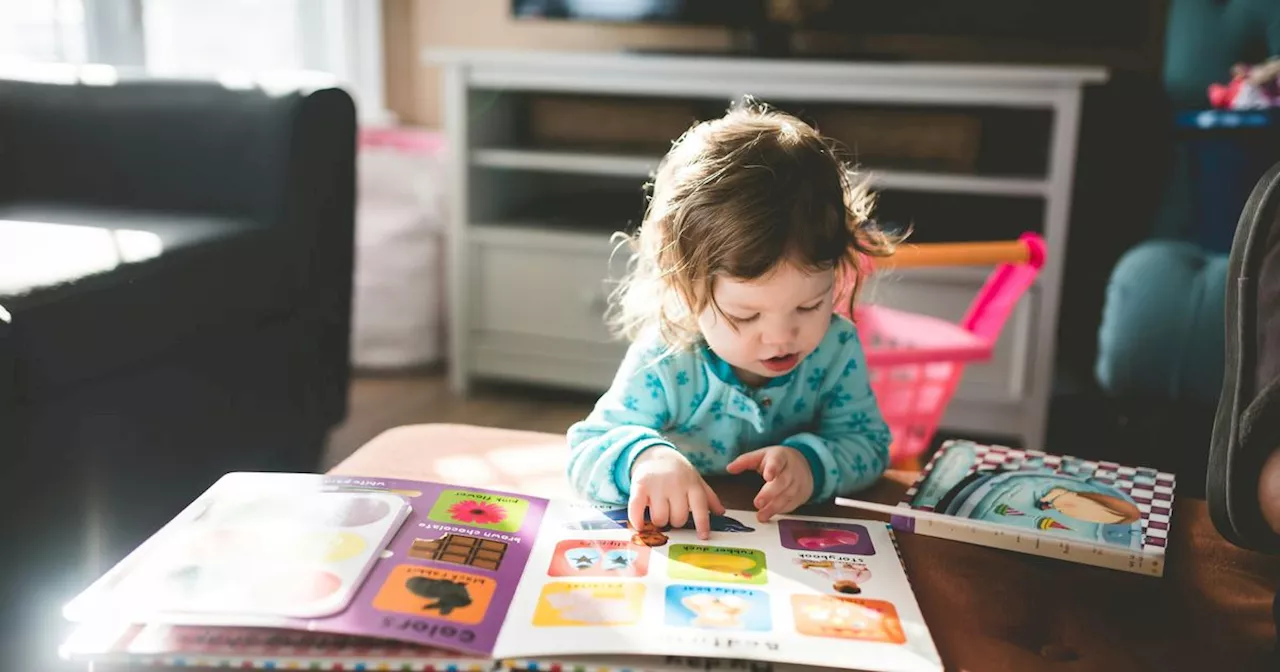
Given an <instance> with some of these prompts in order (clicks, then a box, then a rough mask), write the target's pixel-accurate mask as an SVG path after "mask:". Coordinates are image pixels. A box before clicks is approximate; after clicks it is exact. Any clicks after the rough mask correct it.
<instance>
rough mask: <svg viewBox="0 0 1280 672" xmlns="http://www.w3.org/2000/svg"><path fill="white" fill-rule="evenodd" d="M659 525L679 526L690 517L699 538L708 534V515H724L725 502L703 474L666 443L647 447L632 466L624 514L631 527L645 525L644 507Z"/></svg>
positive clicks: (708, 535)
mask: <svg viewBox="0 0 1280 672" xmlns="http://www.w3.org/2000/svg"><path fill="white" fill-rule="evenodd" d="M646 507H648V509H649V520H650V522H652V523H653V524H654V525H656V526H658V527H659V528H662V527H666V526H667V525H670V526H671V527H682V526H684V524H685V523H686V522H688V520H689V516H690V515H692V516H693V524H694V527H695V528H696V529H697V531H698V538H699V539H708V538H710V536H711V514H713V513H714V514H716V515H723V514H724V505H722V504H721V503H720V498H719V497H717V496H716V493H715V492H713V491H712V490H711V486H709V485H707V482H706V481H704V480H702V475H701V474H699V473H698V470H697V469H694V468H693V465H692V464H689V460H687V459H685V456H684V455H681V454H680V452H679V451H677V450H675V449H674V448H671V447H668V446H657V447H654V448H650V449H648V450H646V451H644V452H643V453H641V454H640V457H639V458H637V459H636V462H635V464H633V465H632V466H631V500H630V504H629V505H628V507H627V516H628V519H629V520H630V522H631V527H632V528H633V529H636V530H639V529H640V528H642V527H643V526H644V522H645V521H644V510H645V508H646Z"/></svg>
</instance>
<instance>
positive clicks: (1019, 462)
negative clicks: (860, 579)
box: [837, 441, 1176, 576]
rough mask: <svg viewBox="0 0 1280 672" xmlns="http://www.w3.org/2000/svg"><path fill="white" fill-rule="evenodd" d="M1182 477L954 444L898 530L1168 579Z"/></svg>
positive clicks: (899, 510)
mask: <svg viewBox="0 0 1280 672" xmlns="http://www.w3.org/2000/svg"><path fill="white" fill-rule="evenodd" d="M1175 481H1176V479H1175V477H1174V475H1173V474H1170V473H1165V472H1161V471H1157V470H1155V469H1150V468H1147V467H1132V466H1125V465H1120V464H1116V463H1114V462H1105V461H1090V460H1082V459H1079V458H1075V457H1071V456H1064V455H1052V454H1046V453H1042V452H1037V451H1024V450H1016V449H1013V448H1005V447H1002V446H991V445H983V444H978V443H974V442H972V441H948V442H947V443H945V444H943V446H942V447H941V448H940V449H939V450H938V452H937V453H936V454H935V455H934V456H933V458H932V459H930V460H929V463H928V464H927V465H926V466H925V469H924V471H923V472H922V473H921V475H920V478H919V479H918V480H917V481H916V482H915V483H914V484H913V485H912V486H911V487H910V488H909V489H908V490H907V493H906V495H905V496H904V498H903V500H902V502H901V503H899V504H898V506H897V507H883V506H881V505H876V504H873V503H869V502H860V501H857V500H852V499H841V500H837V501H838V503H840V504H844V505H846V506H851V507H854V508H860V509H867V510H885V509H886V508H887V509H888V512H889V513H890V514H891V516H892V524H893V526H894V527H895V528H897V529H899V530H903V531H907V532H914V533H916V534H924V535H930V536H936V537H942V538H946V539H954V540H957V541H966V542H970V543H974V544H980V545H984V546H991V547H994V548H1002V549H1006V550H1012V551H1018V552H1022V553H1030V554H1034V555H1041V556H1045V557H1052V558H1058V559H1062V560H1067V561H1071V562H1079V563H1084V564H1089V565H1095V566H1099V567H1107V568H1111V569H1119V570H1123V571H1129V572H1134V573H1138V574H1146V575H1149V576H1162V575H1163V574H1164V565H1165V545H1166V543H1167V540H1168V536H1169V525H1170V522H1171V519H1172V516H1173V493H1174V487H1175Z"/></svg>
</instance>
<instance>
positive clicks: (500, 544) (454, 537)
mask: <svg viewBox="0 0 1280 672" xmlns="http://www.w3.org/2000/svg"><path fill="white" fill-rule="evenodd" d="M506 555H507V542H505V541H496V540H494V539H481V538H479V537H473V536H471V535H468V534H453V533H449V534H446V535H444V536H442V537H440V538H438V539H414V540H413V544H412V545H410V546H409V557H411V558H417V559H419V560H435V561H437V562H448V563H452V564H455V565H467V566H469V567H475V568H476V569H487V570H489V571H491V572H496V571H498V568H499V567H501V566H502V559H503V558H504V557H506Z"/></svg>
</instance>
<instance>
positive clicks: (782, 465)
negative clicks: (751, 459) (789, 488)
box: [761, 452, 787, 481]
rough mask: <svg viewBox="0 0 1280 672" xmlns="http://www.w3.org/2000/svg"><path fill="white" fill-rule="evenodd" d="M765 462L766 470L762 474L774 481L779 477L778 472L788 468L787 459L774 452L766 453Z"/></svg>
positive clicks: (766, 478) (767, 479) (768, 479)
mask: <svg viewBox="0 0 1280 672" xmlns="http://www.w3.org/2000/svg"><path fill="white" fill-rule="evenodd" d="M763 464H764V470H763V471H762V472H761V474H762V475H763V476H764V480H766V481H772V480H773V479H775V478H777V477H778V474H780V473H782V471H783V470H784V469H786V468H787V461H786V460H784V459H782V458H781V457H780V456H779V455H778V454H777V453H774V452H769V453H765V456H764V460H763Z"/></svg>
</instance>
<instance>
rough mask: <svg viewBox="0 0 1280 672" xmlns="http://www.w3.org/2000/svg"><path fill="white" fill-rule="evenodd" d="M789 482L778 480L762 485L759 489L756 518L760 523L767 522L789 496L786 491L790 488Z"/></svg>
mask: <svg viewBox="0 0 1280 672" xmlns="http://www.w3.org/2000/svg"><path fill="white" fill-rule="evenodd" d="M790 485H791V484H790V480H789V479H785V478H779V479H775V480H772V481H769V482H768V483H765V484H764V487H763V488H760V493H759V494H757V495H756V499H755V505H756V511H757V514H756V518H757V519H758V520H759V521H760V522H762V523H763V522H767V521H768V520H769V517H770V516H772V515H773V514H774V513H776V512H777V510H778V509H779V508H781V506H780V505H781V504H783V503H785V502H786V500H787V498H788V497H789V496H790V495H789V493H788V489H789V488H790Z"/></svg>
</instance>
